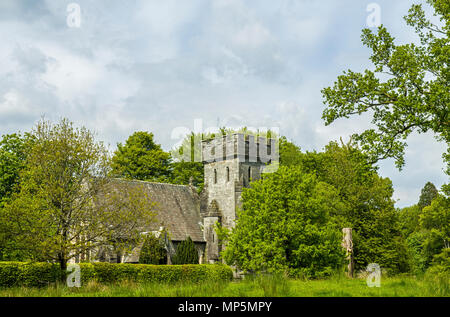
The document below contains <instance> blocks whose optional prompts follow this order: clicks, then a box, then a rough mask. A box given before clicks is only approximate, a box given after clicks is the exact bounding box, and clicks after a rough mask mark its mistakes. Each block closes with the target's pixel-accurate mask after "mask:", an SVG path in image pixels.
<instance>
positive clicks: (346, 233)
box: [342, 228, 354, 278]
mask: <svg viewBox="0 0 450 317" xmlns="http://www.w3.org/2000/svg"><path fill="white" fill-rule="evenodd" d="M342 233H343V239H342V247H343V248H344V249H345V251H346V253H347V259H348V267H347V268H348V269H347V274H348V277H351V278H353V271H354V263H353V239H352V228H343V229H342Z"/></svg>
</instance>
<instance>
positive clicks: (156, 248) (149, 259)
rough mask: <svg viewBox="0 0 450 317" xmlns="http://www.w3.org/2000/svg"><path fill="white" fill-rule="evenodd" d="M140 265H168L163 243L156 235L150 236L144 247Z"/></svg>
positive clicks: (140, 256)
mask: <svg viewBox="0 0 450 317" xmlns="http://www.w3.org/2000/svg"><path fill="white" fill-rule="evenodd" d="M139 263H141V264H166V263H167V252H166V250H165V249H164V246H163V244H162V243H161V241H160V240H159V239H158V238H156V237H155V236H154V235H152V234H149V235H148V236H147V237H146V238H145V241H144V244H143V245H142V249H141V252H140V254H139Z"/></svg>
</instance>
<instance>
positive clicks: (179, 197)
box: [126, 180, 206, 242]
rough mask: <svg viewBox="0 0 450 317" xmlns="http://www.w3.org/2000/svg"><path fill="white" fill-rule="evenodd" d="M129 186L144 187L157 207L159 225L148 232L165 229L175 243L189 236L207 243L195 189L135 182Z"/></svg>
mask: <svg viewBox="0 0 450 317" xmlns="http://www.w3.org/2000/svg"><path fill="white" fill-rule="evenodd" d="M126 182H129V183H134V184H140V185H143V186H144V188H145V190H146V191H147V193H148V196H149V197H150V199H151V200H152V201H153V202H155V203H156V205H155V209H156V211H157V213H158V214H157V219H158V222H157V223H155V224H154V226H153V227H152V228H149V231H158V230H159V229H160V227H161V226H163V227H165V228H166V229H167V230H168V231H169V233H170V238H171V240H172V241H182V240H185V239H186V238H187V237H188V236H190V237H191V239H192V240H193V241H194V242H206V241H205V239H204V237H203V231H202V228H201V223H203V221H202V217H201V215H200V199H199V196H198V195H197V193H196V191H195V188H192V187H190V186H188V185H174V184H166V183H152V182H143V181H134V180H131V181H128V180H127V181H126Z"/></svg>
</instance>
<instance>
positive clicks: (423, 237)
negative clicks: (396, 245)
mask: <svg viewBox="0 0 450 317" xmlns="http://www.w3.org/2000/svg"><path fill="white" fill-rule="evenodd" d="M423 192H424V191H422V195H421V197H423V196H424V194H423ZM421 201H426V199H421ZM400 220H401V223H402V226H403V234H404V236H405V237H407V242H408V249H409V257H410V261H411V266H412V270H413V271H414V272H415V273H423V272H425V271H426V270H427V269H428V268H429V267H430V265H432V262H433V259H434V257H436V256H437V255H438V254H440V253H442V252H445V250H446V249H448V248H449V246H450V243H449V241H450V227H449V224H450V199H449V198H448V197H446V196H445V195H443V194H439V193H437V195H436V196H435V197H434V199H433V200H432V201H431V203H430V204H429V205H428V206H425V207H424V208H423V209H421V208H420V207H419V206H418V205H414V206H411V207H406V208H403V209H402V210H400Z"/></svg>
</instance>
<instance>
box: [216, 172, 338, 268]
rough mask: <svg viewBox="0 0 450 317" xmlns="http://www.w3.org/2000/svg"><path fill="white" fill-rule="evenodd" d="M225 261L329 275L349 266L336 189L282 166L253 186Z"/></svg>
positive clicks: (312, 177)
mask: <svg viewBox="0 0 450 317" xmlns="http://www.w3.org/2000/svg"><path fill="white" fill-rule="evenodd" d="M242 199H243V205H242V210H240V211H239V214H238V219H237V223H236V227H235V228H234V229H233V230H232V232H231V234H230V235H229V237H228V239H229V241H228V243H227V247H226V249H225V251H224V254H223V256H224V258H225V260H226V262H227V263H229V264H233V265H237V266H238V267H239V268H241V269H243V270H245V271H268V272H279V271H287V272H289V273H291V274H294V275H305V276H323V275H327V274H330V273H331V271H332V270H333V269H335V268H337V267H339V266H340V265H341V264H342V263H343V259H344V254H343V250H342V248H341V246H340V242H341V233H340V229H339V228H338V227H337V226H336V225H335V224H334V223H333V222H332V221H331V219H332V218H331V216H332V215H333V214H336V212H337V210H338V203H339V201H338V197H337V193H336V191H335V189H334V188H332V187H331V186H329V185H327V184H325V183H323V182H320V181H318V179H317V177H315V176H314V175H311V174H305V173H304V172H303V171H301V169H300V168H287V167H281V168H280V169H279V170H278V171H277V172H276V173H273V174H268V175H267V176H266V177H265V178H264V179H263V180H260V181H255V182H253V183H252V186H251V188H249V189H245V190H244V192H243V194H242Z"/></svg>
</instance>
